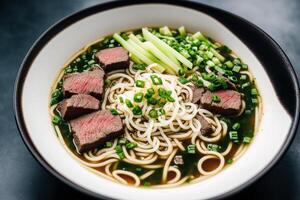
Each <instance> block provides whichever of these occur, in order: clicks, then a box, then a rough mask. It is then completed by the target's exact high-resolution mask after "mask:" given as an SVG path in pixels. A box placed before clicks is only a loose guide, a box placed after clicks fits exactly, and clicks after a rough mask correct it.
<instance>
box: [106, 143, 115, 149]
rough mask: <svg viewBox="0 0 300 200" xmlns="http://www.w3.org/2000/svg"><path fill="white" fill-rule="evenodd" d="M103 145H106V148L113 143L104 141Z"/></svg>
mask: <svg viewBox="0 0 300 200" xmlns="http://www.w3.org/2000/svg"><path fill="white" fill-rule="evenodd" d="M105 146H106V147H108V148H109V147H112V146H113V143H112V142H106V143H105Z"/></svg>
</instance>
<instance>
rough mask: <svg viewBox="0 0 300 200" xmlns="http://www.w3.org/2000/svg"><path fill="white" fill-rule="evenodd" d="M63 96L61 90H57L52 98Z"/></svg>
mask: <svg viewBox="0 0 300 200" xmlns="http://www.w3.org/2000/svg"><path fill="white" fill-rule="evenodd" d="M61 95H62V92H61V91H60V90H59V89H55V90H54V92H53V93H52V95H51V97H52V98H58V97H60V96H61Z"/></svg>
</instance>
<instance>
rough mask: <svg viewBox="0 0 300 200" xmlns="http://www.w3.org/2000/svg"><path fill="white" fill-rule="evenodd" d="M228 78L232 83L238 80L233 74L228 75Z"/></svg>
mask: <svg viewBox="0 0 300 200" xmlns="http://www.w3.org/2000/svg"><path fill="white" fill-rule="evenodd" d="M228 79H229V80H231V81H232V82H234V83H236V82H237V81H238V80H237V78H236V77H235V76H229V77H228Z"/></svg>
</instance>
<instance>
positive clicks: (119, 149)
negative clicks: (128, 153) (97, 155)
mask: <svg viewBox="0 0 300 200" xmlns="http://www.w3.org/2000/svg"><path fill="white" fill-rule="evenodd" d="M115 151H116V153H121V152H123V149H122V147H121V145H117V146H116V147H115Z"/></svg>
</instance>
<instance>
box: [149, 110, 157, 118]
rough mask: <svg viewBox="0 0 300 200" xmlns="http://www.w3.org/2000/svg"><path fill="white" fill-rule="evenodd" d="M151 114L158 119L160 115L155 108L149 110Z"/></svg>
mask: <svg viewBox="0 0 300 200" xmlns="http://www.w3.org/2000/svg"><path fill="white" fill-rule="evenodd" d="M149 116H150V117H151V118H153V119H156V118H157V117H158V113H157V111H156V110H155V109H151V110H150V112H149Z"/></svg>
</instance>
